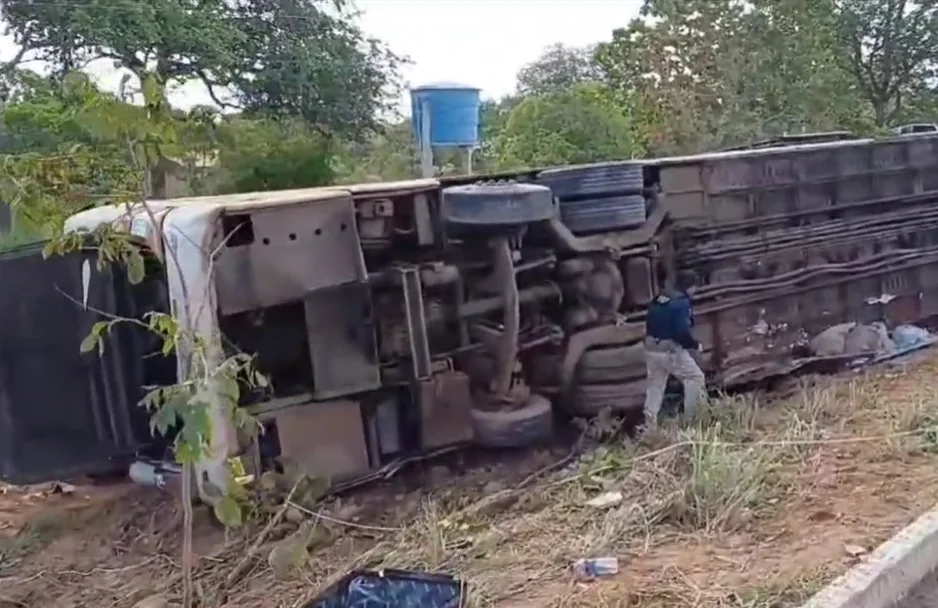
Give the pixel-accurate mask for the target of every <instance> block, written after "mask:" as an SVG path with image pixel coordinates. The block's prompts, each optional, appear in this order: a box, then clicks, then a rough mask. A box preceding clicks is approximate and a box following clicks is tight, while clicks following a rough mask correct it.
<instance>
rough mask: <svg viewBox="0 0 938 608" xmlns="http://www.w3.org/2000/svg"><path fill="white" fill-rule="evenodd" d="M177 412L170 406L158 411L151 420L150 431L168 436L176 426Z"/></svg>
mask: <svg viewBox="0 0 938 608" xmlns="http://www.w3.org/2000/svg"><path fill="white" fill-rule="evenodd" d="M176 420H177V415H176V411H175V410H174V409H173V408H172V407H171V406H169V405H164V406H163V407H160V408H159V409H157V410H156V411H155V412H154V413H153V416H152V417H151V418H150V431H151V432H152V431H153V430H156V431H157V432H158V433H159V434H160V435H163V436H166V434H167V433H168V432H169V430H170V429H171V428H172V427H173V426H174V425H175V424H176Z"/></svg>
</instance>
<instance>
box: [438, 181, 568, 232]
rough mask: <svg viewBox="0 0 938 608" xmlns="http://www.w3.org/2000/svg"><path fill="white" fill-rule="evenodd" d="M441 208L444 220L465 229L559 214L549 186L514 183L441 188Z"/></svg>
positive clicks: (528, 221) (501, 224)
mask: <svg viewBox="0 0 938 608" xmlns="http://www.w3.org/2000/svg"><path fill="white" fill-rule="evenodd" d="M440 209H441V215H442V217H443V221H444V222H446V223H447V224H451V225H454V226H463V227H466V228H473V227H486V226H519V225H523V224H532V223H536V222H543V221H548V220H552V219H554V218H556V217H557V213H558V212H557V204H556V203H555V202H554V197H553V194H551V191H550V189H549V188H547V187H546V186H539V185H537V184H514V183H508V184H470V185H468V186H453V187H450V188H444V189H443V193H442V204H441V205H440Z"/></svg>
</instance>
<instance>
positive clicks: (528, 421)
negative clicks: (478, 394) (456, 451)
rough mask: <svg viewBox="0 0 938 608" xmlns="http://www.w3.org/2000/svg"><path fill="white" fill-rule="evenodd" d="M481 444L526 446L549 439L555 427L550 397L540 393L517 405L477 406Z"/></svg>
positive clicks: (475, 418) (476, 427)
mask: <svg viewBox="0 0 938 608" xmlns="http://www.w3.org/2000/svg"><path fill="white" fill-rule="evenodd" d="M472 424H473V427H474V431H475V441H476V443H477V444H479V445H481V446H483V447H487V448H522V447H528V446H531V445H535V444H538V443H541V442H544V441H546V440H547V439H549V438H550V437H551V435H552V434H553V431H554V415H553V411H552V409H551V404H550V401H549V400H548V399H547V398H546V397H544V396H542V395H537V394H532V395H531V396H530V397H528V399H527V401H525V402H524V404H523V405H520V406H517V407H515V408H513V409H508V408H507V407H506V409H493V410H485V409H478V408H476V409H473V410H472Z"/></svg>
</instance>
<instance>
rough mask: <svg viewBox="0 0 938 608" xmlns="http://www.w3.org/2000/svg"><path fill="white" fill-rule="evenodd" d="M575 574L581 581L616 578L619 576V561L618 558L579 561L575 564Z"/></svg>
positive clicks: (596, 558) (594, 558)
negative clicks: (606, 577) (605, 577)
mask: <svg viewBox="0 0 938 608" xmlns="http://www.w3.org/2000/svg"><path fill="white" fill-rule="evenodd" d="M573 574H574V576H576V578H577V580H579V581H590V580H593V579H596V578H601V577H604V576H614V575H616V574H619V559H618V558H616V557H593V558H590V559H578V560H576V562H575V563H574V564H573Z"/></svg>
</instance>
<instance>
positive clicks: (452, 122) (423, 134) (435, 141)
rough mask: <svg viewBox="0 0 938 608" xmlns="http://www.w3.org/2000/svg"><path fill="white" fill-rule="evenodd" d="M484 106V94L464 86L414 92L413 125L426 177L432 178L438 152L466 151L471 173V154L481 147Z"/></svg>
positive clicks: (432, 86) (440, 85)
mask: <svg viewBox="0 0 938 608" xmlns="http://www.w3.org/2000/svg"><path fill="white" fill-rule="evenodd" d="M481 105H482V102H481V91H480V90H479V89H478V88H476V87H471V86H467V85H463V84H456V83H450V82H445V83H444V82H441V83H435V84H429V85H424V86H422V87H418V88H416V89H411V91H410V106H411V122H412V126H413V129H414V136H415V137H416V139H417V143H418V146H419V148H420V160H421V162H420V165H421V170H422V173H423V176H424V177H432V176H433V150H434V149H435V148H461V149H463V150H465V152H466V166H467V172H469V173H471V172H472V152H473V151H474V150H475V148H476V147H477V146H478V145H479V108H480V107H481Z"/></svg>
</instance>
